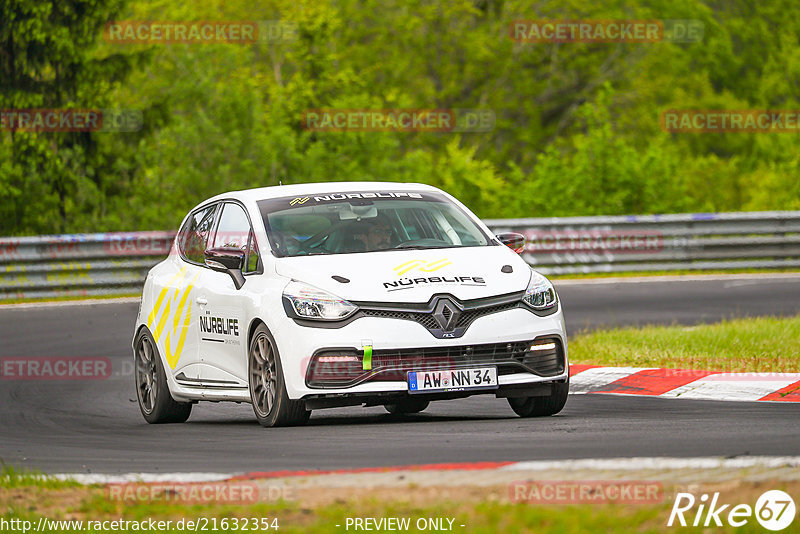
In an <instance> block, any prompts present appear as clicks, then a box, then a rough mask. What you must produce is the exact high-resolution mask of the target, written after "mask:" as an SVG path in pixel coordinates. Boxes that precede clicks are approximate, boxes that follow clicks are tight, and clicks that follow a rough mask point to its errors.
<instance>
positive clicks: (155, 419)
mask: <svg viewBox="0 0 800 534" xmlns="http://www.w3.org/2000/svg"><path fill="white" fill-rule="evenodd" d="M134 347H135V349H134V360H135V361H134V363H135V372H134V375H135V377H136V398H137V399H138V400H139V409H140V410H141V411H142V415H143V416H144V419H145V421H147V422H148V423H151V424H156V423H183V422H184V421H186V420H187V419H189V415H190V414H191V413H192V404H191V403H189V402H177V401H175V399H173V398H172V395H171V394H170V392H169V388H168V387H167V375H166V374H165V373H164V366H163V365H162V363H161V357H160V356H159V355H158V350H157V349H156V343H155V341H154V340H153V336H152V334H150V332H149V331H148V330H147V329H146V328H143V329H142V330H141V331H140V332H139V335H137V336H136V341H135V343H134Z"/></svg>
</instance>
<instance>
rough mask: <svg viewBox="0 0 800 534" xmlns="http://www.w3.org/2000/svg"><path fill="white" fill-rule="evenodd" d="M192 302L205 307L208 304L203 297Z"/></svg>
mask: <svg viewBox="0 0 800 534" xmlns="http://www.w3.org/2000/svg"><path fill="white" fill-rule="evenodd" d="M194 301H195V302H196V303H198V304H199V305H200V306H205V305H206V304H208V300H207V299H204V298H203V297H197V298H196V299H194Z"/></svg>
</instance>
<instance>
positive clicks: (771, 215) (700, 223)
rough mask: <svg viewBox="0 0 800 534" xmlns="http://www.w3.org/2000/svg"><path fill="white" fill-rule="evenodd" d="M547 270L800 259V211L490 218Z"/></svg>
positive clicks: (791, 263) (761, 264)
mask: <svg viewBox="0 0 800 534" xmlns="http://www.w3.org/2000/svg"><path fill="white" fill-rule="evenodd" d="M484 222H485V223H486V224H487V225H488V226H489V227H490V228H491V229H492V230H493V231H495V232H496V233H499V232H519V233H521V234H524V235H525V237H526V238H527V243H526V246H525V251H524V253H523V258H524V259H525V260H526V261H527V262H528V263H529V264H531V265H532V266H533V267H534V268H536V270H538V271H540V272H542V273H543V274H576V273H615V272H631V271H642V272H646V271H676V270H683V269H691V270H710V269H767V268H770V269H774V268H785V267H788V268H797V267H800V211H765V212H742V213H684V214H677V215H630V216H613V217H559V218H539V219H497V220H486V221H484Z"/></svg>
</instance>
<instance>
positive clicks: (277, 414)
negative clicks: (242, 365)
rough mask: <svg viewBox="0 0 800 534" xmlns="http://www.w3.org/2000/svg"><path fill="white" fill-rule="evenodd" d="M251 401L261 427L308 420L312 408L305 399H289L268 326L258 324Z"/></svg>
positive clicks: (252, 346) (253, 344)
mask: <svg viewBox="0 0 800 534" xmlns="http://www.w3.org/2000/svg"><path fill="white" fill-rule="evenodd" d="M248 375H249V377H250V380H249V382H250V400H251V401H252V403H253V412H255V414H256V419H258V422H259V423H261V425H262V426H266V427H273V426H293V425H302V424H305V423H306V422H307V421H308V418H309V417H310V416H311V411H310V410H306V405H305V403H304V402H302V401H293V400H291V399H289V395H288V393H287V392H286V382H285V381H284V377H283V368H282V367H281V359H280V357H279V356H278V350H277V347H276V346H275V341H274V340H273V339H272V336H271V335H270V334H269V331H268V330H267V327H266V326H264V325H263V324H262V325H259V327H258V328H257V329H256V331H255V333H254V334H253V339H252V341H251V342H250V350H249V356H248Z"/></svg>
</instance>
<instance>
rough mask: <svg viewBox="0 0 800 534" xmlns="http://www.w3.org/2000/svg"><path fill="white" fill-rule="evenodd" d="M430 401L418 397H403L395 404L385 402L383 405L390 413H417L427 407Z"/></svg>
mask: <svg viewBox="0 0 800 534" xmlns="http://www.w3.org/2000/svg"><path fill="white" fill-rule="evenodd" d="M429 404H430V401H426V400H418V399H404V400H402V401H400V402H398V403H396V404H386V405H384V406H383V407H384V408H386V411H387V412H389V413H391V414H397V415H400V414H408V413H419V412H421V411H422V410H424V409H425V408H427V407H428V405H429Z"/></svg>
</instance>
